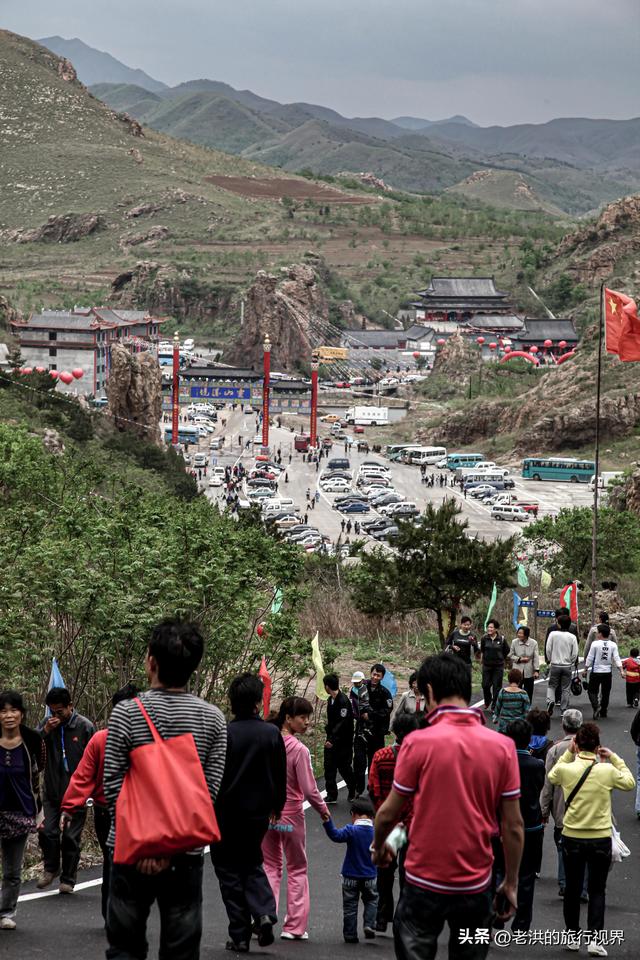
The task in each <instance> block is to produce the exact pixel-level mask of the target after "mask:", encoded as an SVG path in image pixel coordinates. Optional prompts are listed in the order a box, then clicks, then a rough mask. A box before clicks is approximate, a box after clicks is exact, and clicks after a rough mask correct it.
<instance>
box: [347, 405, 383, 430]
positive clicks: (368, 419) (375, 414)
mask: <svg viewBox="0 0 640 960" xmlns="http://www.w3.org/2000/svg"><path fill="white" fill-rule="evenodd" d="M346 419H347V421H348V422H349V423H350V424H352V425H353V426H361V427H379V426H383V425H384V424H387V423H389V408H388V407H349V409H348V410H347V413H346Z"/></svg>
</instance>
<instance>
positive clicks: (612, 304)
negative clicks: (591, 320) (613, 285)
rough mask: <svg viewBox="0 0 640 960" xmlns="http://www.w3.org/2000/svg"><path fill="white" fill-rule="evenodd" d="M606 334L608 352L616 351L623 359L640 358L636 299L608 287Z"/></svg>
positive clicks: (605, 296) (605, 294)
mask: <svg viewBox="0 0 640 960" xmlns="http://www.w3.org/2000/svg"><path fill="white" fill-rule="evenodd" d="M604 336H605V347H606V350H607V353H615V354H617V355H618V356H619V357H620V359H621V360H640V321H638V312H637V308H636V304H635V301H634V300H632V299H631V297H628V296H627V295H626V294H625V293H617V292H616V291H615V290H608V289H607V288H606V287H605V290H604Z"/></svg>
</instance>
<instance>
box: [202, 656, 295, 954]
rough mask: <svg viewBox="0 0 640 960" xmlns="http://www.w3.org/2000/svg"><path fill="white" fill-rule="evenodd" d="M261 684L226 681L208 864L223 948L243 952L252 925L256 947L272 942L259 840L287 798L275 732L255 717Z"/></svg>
mask: <svg viewBox="0 0 640 960" xmlns="http://www.w3.org/2000/svg"><path fill="white" fill-rule="evenodd" d="M263 691H264V684H263V683H262V680H261V679H260V677H258V676H256V675H255V674H253V673H243V674H241V675H240V676H239V677H236V678H235V680H233V681H232V683H231V686H230V688H229V701H230V703H231V710H232V712H233V714H234V719H233V720H232V721H231V723H230V724H229V726H228V728H227V757H226V762H225V769H224V776H223V778H222V783H221V785H220V791H219V793H218V800H217V802H216V814H217V817H218V825H219V827H220V833H221V835H222V839H221V841H220V843H216V844H214V845H213V846H212V847H211V860H212V862H213V866H214V868H215V871H216V876H217V877H218V882H219V884H220V893H221V894H222V900H223V902H224V905H225V908H226V911H227V916H228V918H229V941H228V943H227V945H226V946H227V950H234V951H236V952H237V953H246V952H248V950H249V944H250V941H251V925H252V921H253V922H254V923H255V927H256V928H257V933H258V943H259V944H260V946H261V947H267V946H269V944H271V943H273V925H274V923H276V921H277V913H276V901H275V898H274V896H273V891H272V889H271V885H270V883H269V881H268V880H267V876H266V874H265V871H264V867H263V856H262V841H263V840H264V838H265V835H266V833H267V829H268V827H269V819H270V818H271V817H274V818H275V819H278V818H279V817H280V815H281V813H282V809H283V807H284V805H285V801H286V799H287V754H286V751H285V747H284V742H283V740H282V737H281V736H280V733H279V732H278V730H277V729H276V727H274V725H273V724H272V723H265V722H264V721H263V720H261V719H260V716H259V710H260V705H261V703H262V696H263Z"/></svg>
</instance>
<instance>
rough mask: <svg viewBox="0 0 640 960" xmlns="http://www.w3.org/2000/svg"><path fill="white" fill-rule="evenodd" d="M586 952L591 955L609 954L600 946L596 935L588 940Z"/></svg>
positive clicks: (604, 955)
mask: <svg viewBox="0 0 640 960" xmlns="http://www.w3.org/2000/svg"><path fill="white" fill-rule="evenodd" d="M587 953H588V954H589V956H591V957H608V956H609V954H608V953H607V951H606V950H605V948H604V947H603V946H602V944H601V943H598V939H597V937H593V939H592V940H590V941H589V946H588V947H587Z"/></svg>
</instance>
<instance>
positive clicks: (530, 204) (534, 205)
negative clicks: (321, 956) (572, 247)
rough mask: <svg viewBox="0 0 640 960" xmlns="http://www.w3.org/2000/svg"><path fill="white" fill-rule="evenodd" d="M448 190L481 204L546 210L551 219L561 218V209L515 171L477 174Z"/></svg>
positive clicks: (489, 171)
mask: <svg viewBox="0 0 640 960" xmlns="http://www.w3.org/2000/svg"><path fill="white" fill-rule="evenodd" d="M449 189H450V191H451V192H452V193H456V194H459V195H462V196H465V197H469V198H470V199H474V200H480V201H481V202H482V203H488V204H491V205H492V206H494V207H510V208H512V209H514V210H545V211H546V212H547V213H550V214H551V215H552V216H562V210H560V208H559V207H557V206H555V205H554V204H551V203H548V202H547V201H545V200H543V199H542V198H541V197H540V196H538V194H537V193H536V191H535V189H534V187H533V185H532V182H531V180H529V179H528V178H527V177H524V176H523V175H522V174H519V173H514V172H513V171H512V170H476V171H474V172H473V173H472V174H471V176H470V177H467V178H466V180H462V181H461V182H460V183H457V184H456V185H455V186H453V187H450V188H449Z"/></svg>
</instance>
